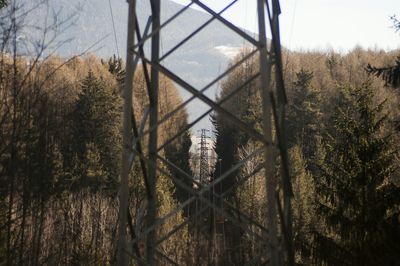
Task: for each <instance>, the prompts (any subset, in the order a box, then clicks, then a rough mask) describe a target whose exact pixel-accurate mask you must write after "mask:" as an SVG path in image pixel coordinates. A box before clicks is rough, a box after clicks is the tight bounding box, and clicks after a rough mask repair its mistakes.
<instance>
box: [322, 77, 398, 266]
mask: <svg viewBox="0 0 400 266" xmlns="http://www.w3.org/2000/svg"><path fill="white" fill-rule="evenodd" d="M373 97H374V94H373V90H372V88H370V86H369V85H368V84H367V85H365V86H363V87H361V88H351V87H345V88H342V89H341V91H340V97H339V101H338V104H339V105H338V106H339V107H337V110H336V113H335V115H334V119H333V122H334V125H333V130H334V131H335V135H334V136H332V135H330V136H328V137H327V139H326V157H325V159H324V162H323V164H322V165H320V170H321V176H320V177H319V178H317V179H316V180H315V181H316V193H317V197H318V203H317V209H316V211H317V214H319V216H320V217H321V218H322V219H321V220H322V222H323V223H322V224H321V225H322V228H323V230H319V232H318V233H316V235H315V237H316V238H315V244H316V251H317V252H316V255H317V256H316V258H317V259H318V261H319V263H321V262H323V263H325V264H327V265H339V264H340V265H394V264H396V262H398V258H399V254H400V245H399V244H398V239H399V237H400V230H399V226H398V222H399V220H398V215H399V213H398V207H397V206H398V204H399V203H400V189H399V188H398V187H397V186H395V185H394V184H393V182H392V177H393V173H394V171H395V168H396V166H395V164H394V161H393V159H394V154H395V153H396V148H395V147H394V143H393V142H392V136H391V135H387V134H386V135H383V134H384V132H383V129H384V127H385V126H386V125H387V120H388V119H387V116H386V115H383V114H382V108H383V106H384V103H381V104H379V105H374V103H373ZM324 227H325V228H324Z"/></svg>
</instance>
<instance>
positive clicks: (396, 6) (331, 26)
mask: <svg viewBox="0 0 400 266" xmlns="http://www.w3.org/2000/svg"><path fill="white" fill-rule="evenodd" d="M173 1H174V2H177V3H181V4H185V3H188V2H189V1H188V0H173ZM203 2H204V3H207V4H209V5H210V6H211V7H213V8H214V10H216V11H219V10H221V9H222V8H223V7H224V6H225V5H227V4H229V3H230V2H231V1H227V0H203ZM256 3H257V1H256V0H239V1H238V2H237V3H235V5H234V6H232V8H231V9H230V10H229V12H226V13H224V17H225V18H227V19H229V20H230V21H231V22H234V23H235V24H237V25H238V26H241V27H243V28H246V29H248V30H251V31H255V30H256V27H257V17H256ZM281 9H282V15H281V20H280V21H281V38H282V43H283V45H285V46H286V47H289V48H291V49H296V50H297V49H326V48H329V49H330V48H333V49H335V50H337V51H347V50H349V49H351V48H353V47H354V46H356V45H360V46H362V47H364V48H375V47H378V48H383V49H385V50H391V49H395V48H400V32H397V33H395V31H394V29H393V28H392V22H391V20H390V19H389V17H390V16H392V15H394V14H397V16H398V17H400V0H281Z"/></svg>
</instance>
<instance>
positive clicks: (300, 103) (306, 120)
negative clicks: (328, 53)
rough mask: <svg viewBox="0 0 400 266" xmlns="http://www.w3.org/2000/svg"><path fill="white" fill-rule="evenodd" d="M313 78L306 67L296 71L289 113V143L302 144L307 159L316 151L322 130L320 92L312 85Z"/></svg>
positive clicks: (292, 144)
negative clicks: (317, 139) (317, 140)
mask: <svg viewBox="0 0 400 266" xmlns="http://www.w3.org/2000/svg"><path fill="white" fill-rule="evenodd" d="M312 79H313V73H312V72H310V71H307V70H305V69H301V70H300V71H299V72H298V73H296V81H295V82H294V84H293V90H292V91H291V94H292V95H291V102H290V105H289V109H288V114H287V134H288V136H287V139H288V145H289V147H292V146H294V145H295V144H300V145H301V146H302V151H303V154H304V157H305V159H306V161H310V160H311V158H312V157H313V155H314V153H315V149H316V138H317V137H318V135H319V133H320V130H321V124H320V122H321V112H320V109H319V102H320V93H319V91H318V90H316V89H315V88H314V87H313V86H312V85H311V81H312Z"/></svg>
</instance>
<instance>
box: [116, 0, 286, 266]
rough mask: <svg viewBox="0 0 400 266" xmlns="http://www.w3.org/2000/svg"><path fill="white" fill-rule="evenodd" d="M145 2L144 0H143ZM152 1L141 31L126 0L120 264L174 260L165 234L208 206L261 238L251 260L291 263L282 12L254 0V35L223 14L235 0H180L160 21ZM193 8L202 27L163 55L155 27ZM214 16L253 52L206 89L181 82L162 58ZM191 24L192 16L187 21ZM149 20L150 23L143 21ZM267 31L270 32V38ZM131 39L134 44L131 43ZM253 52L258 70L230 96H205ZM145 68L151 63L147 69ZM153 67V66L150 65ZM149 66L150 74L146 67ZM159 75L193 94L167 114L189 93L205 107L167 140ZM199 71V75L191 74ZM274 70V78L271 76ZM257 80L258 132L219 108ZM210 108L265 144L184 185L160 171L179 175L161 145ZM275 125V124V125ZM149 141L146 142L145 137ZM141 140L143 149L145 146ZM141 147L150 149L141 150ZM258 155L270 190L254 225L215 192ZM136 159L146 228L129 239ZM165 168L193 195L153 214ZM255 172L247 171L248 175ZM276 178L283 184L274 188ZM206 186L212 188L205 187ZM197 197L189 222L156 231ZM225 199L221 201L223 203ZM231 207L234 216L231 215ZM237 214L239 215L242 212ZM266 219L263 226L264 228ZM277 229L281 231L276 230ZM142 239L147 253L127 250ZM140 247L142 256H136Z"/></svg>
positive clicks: (160, 27) (132, 2)
mask: <svg viewBox="0 0 400 266" xmlns="http://www.w3.org/2000/svg"><path fill="white" fill-rule="evenodd" d="M143 1H144V0H143ZM149 1H150V4H151V11H152V14H151V18H150V19H149V23H151V30H150V32H148V30H149V29H150V27H146V30H145V31H144V32H141V31H140V29H139V25H138V23H137V19H136V17H137V16H136V10H135V5H136V2H135V0H128V2H129V18H128V34H127V36H128V39H127V57H126V79H125V88H124V120H123V121H124V131H123V134H124V136H123V158H122V171H121V188H120V211H119V213H120V217H119V232H118V239H119V242H118V264H119V265H127V264H129V260H130V259H136V260H137V262H138V263H139V264H143V265H155V264H157V263H158V262H159V261H162V262H163V263H164V264H177V263H176V262H174V260H173V259H172V258H170V257H169V256H168V255H167V254H164V253H163V251H162V250H160V249H159V248H158V247H159V245H160V243H162V242H163V241H166V240H168V238H169V237H170V236H172V235H174V233H176V232H177V231H179V230H181V229H182V228H183V227H184V226H185V225H186V224H188V223H189V222H190V220H191V219H197V218H198V217H203V216H204V217H206V216H207V214H208V212H207V211H206V210H207V209H212V210H213V212H215V213H218V216H219V217H223V218H224V220H227V221H229V222H230V223H231V224H232V225H234V226H236V227H238V228H240V230H242V231H243V232H245V233H247V234H251V235H252V236H254V239H257V240H256V241H259V242H262V243H265V245H264V247H265V250H263V251H262V252H260V253H259V254H256V256H254V257H253V258H252V259H251V260H250V261H248V262H247V263H248V264H257V265H258V264H269V265H274V266H275V265H283V264H289V265H293V247H292V233H291V227H292V225H291V210H290V206H291V204H290V198H291V185H290V177H289V171H288V156H287V151H286V142H285V138H284V136H285V134H284V133H285V132H284V131H285V125H284V121H285V119H284V117H285V108H286V103H287V102H286V94H285V89H284V82H283V74H282V73H283V72H282V58H281V44H280V33H279V14H280V12H281V11H280V6H279V1H278V0H270V1H266V0H253V1H257V14H258V32H257V34H258V38H254V37H252V36H250V35H249V34H248V33H246V32H245V31H243V30H242V29H240V28H238V27H236V26H235V25H233V24H232V23H231V22H229V21H228V20H226V19H225V18H224V17H223V13H224V12H226V11H227V10H228V9H229V8H230V7H231V6H232V5H233V4H234V3H235V2H236V1H237V0H233V1H232V2H231V3H230V4H229V5H227V6H226V8H224V9H223V10H221V11H220V12H216V11H214V10H213V9H212V8H210V7H209V6H207V5H206V4H204V3H203V2H201V1H199V0H192V1H191V2H190V3H189V4H187V5H186V6H184V7H183V8H182V9H181V10H180V11H178V12H177V13H176V14H175V15H173V16H171V17H170V18H167V19H166V20H164V22H163V23H162V24H161V23H160V14H161V12H162V10H161V5H160V2H161V0H149ZM192 6H197V7H198V8H201V9H202V10H203V11H204V12H206V13H208V14H209V15H210V16H211V18H210V19H209V20H208V21H206V22H204V24H203V25H201V26H200V27H198V28H197V29H196V30H194V31H193V32H192V33H191V34H189V35H188V36H183V39H182V40H181V41H180V40H177V42H176V46H174V47H173V48H171V50H170V51H168V52H166V53H165V54H164V55H163V56H162V57H160V33H161V32H163V30H164V27H165V26H167V25H168V24H169V23H171V22H172V21H174V20H175V19H176V18H177V17H179V16H180V15H181V14H182V13H184V12H187V10H188V9H189V8H190V7H192ZM214 20H216V21H219V22H220V23H222V24H223V25H224V26H225V27H226V29H229V30H232V31H234V32H235V33H236V34H238V35H239V36H240V37H242V38H243V39H244V40H246V41H247V42H248V43H249V44H251V45H252V47H253V50H252V51H251V52H250V53H249V54H247V55H245V56H244V57H243V58H242V59H241V60H239V61H238V62H236V63H235V64H233V65H231V66H229V67H228V69H227V70H226V71H224V72H223V73H222V74H221V75H219V76H218V77H217V78H216V79H215V80H213V81H212V82H211V83H210V84H208V85H207V86H205V87H204V88H195V87H194V86H192V85H190V84H189V82H187V81H185V79H184V78H182V77H179V76H178V75H176V74H175V73H173V71H171V70H170V69H169V68H168V67H167V66H165V65H163V64H161V63H160V62H161V61H162V60H164V59H165V58H166V57H168V56H170V55H171V54H173V53H174V51H175V50H176V49H177V48H179V47H181V46H182V45H184V44H185V43H186V42H187V41H188V40H190V39H192V38H193V37H194V36H196V35H197V34H198V33H199V32H200V31H201V30H203V29H204V28H206V27H207V26H209V23H210V22H211V21H214ZM188 23H190V21H188ZM148 25H149V24H148ZM267 32H270V35H269V36H268V39H269V40H268V42H267ZM135 40H136V43H135ZM147 42H151V52H150V55H147V54H146V53H145V52H144V48H143V47H144V45H145V44H146V43H147ZM256 55H258V57H259V71H258V72H257V73H256V74H254V75H252V76H251V77H249V79H248V80H246V81H245V82H243V83H242V84H239V85H238V87H237V88H236V89H234V90H233V91H232V92H231V93H230V94H228V95H226V96H225V97H223V98H221V99H219V100H218V101H214V100H212V99H210V98H209V97H207V96H206V95H205V94H204V93H205V92H206V90H207V89H208V88H210V87H211V86H213V85H215V84H217V83H218V82H219V81H221V80H222V79H224V78H225V77H227V76H228V75H229V74H230V73H232V71H234V70H235V69H236V68H238V67H240V66H241V65H242V64H244V63H245V62H246V61H247V60H249V59H250V58H252V57H254V56H256ZM137 61H140V62H141V63H142V65H143V68H142V71H143V72H144V76H145V77H146V79H145V81H146V86H147V93H148V98H149V109H148V110H143V112H141V113H142V114H148V115H147V116H144V117H143V118H142V119H141V121H142V122H141V123H142V124H141V125H137V123H136V121H139V120H138V119H136V117H135V115H134V113H133V112H132V85H133V86H134V84H132V80H133V74H134V69H135V62H137ZM147 66H149V67H150V68H148V67H147ZM149 69H150V71H149ZM149 72H150V73H149ZM160 74H163V75H165V76H166V77H168V78H169V79H171V80H172V81H173V82H175V83H176V84H177V85H178V86H180V87H182V88H183V89H185V90H186V91H187V92H189V93H190V94H192V97H191V98H190V99H189V100H188V101H185V102H184V104H181V105H179V106H176V108H175V110H174V111H172V112H171V115H172V114H173V113H175V112H177V111H178V110H180V109H182V108H184V107H185V106H186V105H187V104H188V103H189V102H191V101H192V100H194V99H199V100H201V101H202V102H203V103H205V104H206V105H208V107H209V109H208V110H207V111H205V112H204V113H203V114H202V115H201V116H200V117H198V118H197V119H195V120H194V121H193V122H191V123H190V124H189V125H188V126H187V127H186V128H184V129H182V130H180V131H179V132H178V133H177V134H176V135H175V136H173V137H172V138H171V139H169V140H166V141H165V142H164V143H159V140H158V138H157V130H158V128H159V126H160V124H161V123H164V122H165V121H167V120H168V119H169V118H170V117H171V115H170V114H167V115H166V116H165V117H163V118H161V119H160V118H159V117H158V112H157V110H158V102H159V99H158V87H159V75H160ZM193 75H196V73H193ZM273 76H274V82H272V78H273ZM256 80H259V84H260V86H259V90H260V95H261V96H262V104H261V106H260V109H261V112H262V114H263V116H262V117H263V120H262V126H263V128H262V131H261V132H260V131H259V130H256V129H255V128H254V127H252V126H250V125H248V124H246V123H245V122H244V121H242V120H240V119H238V118H237V117H236V116H235V115H234V114H232V113H231V112H229V111H228V110H227V109H226V108H224V106H223V103H224V102H226V101H228V100H229V99H230V98H232V97H234V96H235V95H237V93H238V92H240V91H242V90H243V89H244V88H246V87H247V85H249V84H251V83H254V82H255V81H256ZM211 112H215V113H217V114H218V115H220V116H221V117H223V118H224V119H226V120H227V121H230V122H231V123H234V124H235V126H237V127H238V128H239V129H240V130H242V131H243V132H246V134H248V135H249V136H251V137H252V138H253V139H255V140H257V141H258V142H260V143H262V147H261V148H259V149H257V150H255V151H254V152H253V153H252V154H250V155H249V156H247V157H246V158H244V159H242V160H241V161H239V162H238V163H237V164H236V165H233V166H232V167H231V169H229V170H228V171H226V172H224V173H221V174H220V175H219V176H218V178H214V180H212V181H211V182H208V183H206V184H202V183H200V182H198V184H197V186H196V189H195V188H194V187H193V186H188V185H187V183H185V182H182V180H180V179H178V178H177V177H175V176H173V175H172V174H170V173H169V172H167V171H165V170H164V168H163V167H161V166H160V162H161V163H163V164H166V165H169V166H170V167H172V168H174V169H176V170H177V171H180V172H182V173H184V171H183V170H182V169H179V168H178V167H177V166H176V165H174V164H172V163H171V162H169V161H168V160H166V159H165V158H164V157H163V156H162V154H161V152H160V151H161V150H162V149H163V147H165V146H166V145H168V144H170V143H171V142H172V141H174V140H175V139H176V138H177V137H179V136H180V135H182V134H184V133H185V132H187V130H189V129H190V128H191V127H192V126H193V125H194V124H196V123H197V122H199V121H200V120H201V119H203V118H204V117H206V116H207V115H208V114H210V113H211ZM144 124H146V125H148V127H147V130H146V131H143V130H142V131H141V130H139V129H138V127H139V128H141V129H143V128H145V127H144ZM272 128H274V130H272ZM145 138H146V140H148V142H146V144H144V141H143V140H144V139H145ZM143 145H146V148H144V147H142V146H143ZM143 150H146V151H147V152H146V153H144V152H143ZM277 154H279V158H280V167H281V175H280V176H281V178H282V180H280V181H279V182H278V180H277V177H276V176H275V171H274V169H275V161H276V157H275V156H276V155H277ZM259 155H262V157H263V165H262V166H263V168H264V173H265V177H264V178H265V183H266V195H267V202H266V206H267V210H266V212H267V221H265V223H259V222H257V221H255V220H253V219H252V218H251V217H248V216H246V215H245V214H243V213H242V212H241V210H240V209H238V207H237V206H236V205H235V204H232V203H231V202H230V201H229V200H228V199H226V198H224V197H223V196H221V194H217V193H215V191H214V189H211V188H213V187H215V186H216V185H219V184H221V182H223V181H224V180H225V179H226V178H227V177H228V176H229V175H230V174H231V173H232V172H234V171H236V170H238V169H239V168H240V167H241V166H242V165H243V164H244V163H245V162H246V161H248V160H251V159H252V158H254V156H259ZM135 156H136V157H137V158H139V160H140V165H141V168H142V176H143V178H144V184H145V188H146V195H147V216H146V218H147V223H146V228H145V230H144V232H143V234H141V235H140V236H132V237H131V238H129V239H128V237H127V235H126V225H127V213H128V214H129V212H128V211H127V208H128V175H129V171H130V167H131V165H132V161H133V158H134V157H135ZM158 173H162V174H163V175H166V176H168V177H169V178H170V179H172V180H173V181H174V183H175V184H177V186H180V188H181V189H184V190H185V191H187V193H188V194H189V195H190V197H189V198H188V199H187V200H186V201H185V202H184V203H182V204H180V206H179V207H178V208H177V209H175V210H173V211H171V212H170V213H168V214H166V215H165V216H164V217H158V218H157V219H156V213H157V203H156V196H155V194H156V184H157V174H158ZM185 177H186V179H188V180H189V181H190V182H195V180H194V178H193V177H192V176H191V174H190V173H186V174H185ZM253 177H254V176H253V175H250V176H247V177H246V178H247V179H250V178H253ZM241 181H245V180H238V181H237V184H233V185H232V186H233V187H232V188H231V189H234V187H236V186H237V185H240V183H241ZM278 183H280V184H281V185H280V186H279V187H278ZM210 191H211V192H210ZM210 193H212V196H213V199H215V198H217V199H218V202H219V203H221V205H220V204H215V201H214V200H210V198H211V197H209V194H210ZM197 200H200V201H201V202H202V204H203V205H205V206H206V207H207V208H206V209H203V208H201V209H200V210H196V212H195V213H194V214H191V215H190V216H188V217H186V220H185V221H184V222H183V223H182V224H179V225H176V227H174V228H173V229H172V230H171V232H169V233H167V234H166V235H163V236H158V235H156V231H157V228H158V227H159V226H160V225H161V224H162V223H164V222H165V221H166V220H168V219H169V218H170V217H171V216H173V215H175V214H176V213H177V212H178V211H179V210H182V209H184V208H185V207H187V206H190V205H191V204H192V203H193V202H195V201H197ZM222 204H223V206H224V207H221V206H222ZM232 213H235V214H236V215H232ZM239 217H240V218H239ZM264 224H265V225H266V226H264ZM250 227H257V228H258V229H259V230H258V231H257V232H261V233H257V232H253V231H252V230H250V229H249V228H250ZM278 227H279V229H278ZM143 239H145V242H146V245H145V248H144V249H145V251H144V252H143V250H140V249H139V248H134V249H131V248H130V247H132V246H133V247H134V246H135V244H137V243H138V241H140V240H143ZM141 253H144V254H145V255H143V254H141Z"/></svg>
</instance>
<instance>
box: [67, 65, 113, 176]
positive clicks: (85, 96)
mask: <svg viewBox="0 0 400 266" xmlns="http://www.w3.org/2000/svg"><path fill="white" fill-rule="evenodd" d="M119 109H120V108H119V99H118V96H117V95H116V94H115V93H114V92H113V90H112V88H109V87H107V86H106V85H105V84H104V82H102V80H101V79H98V78H96V77H95V76H94V75H93V73H92V72H89V73H88V75H87V77H86V78H85V79H84V80H83V82H82V92H81V94H80V95H79V99H78V100H77V102H76V105H75V110H74V111H73V113H72V121H73V143H72V147H73V154H76V155H77V157H78V159H79V160H80V161H81V162H86V161H87V159H88V158H87V156H89V157H90V158H92V159H93V158H97V157H99V158H100V160H99V161H98V163H99V165H100V166H101V168H102V169H103V167H104V171H105V172H106V176H107V178H106V180H107V181H108V182H111V181H115V180H116V179H117V176H118V159H119V158H120V153H119V150H120V137H119V125H120V110H119ZM93 145H94V146H93ZM88 147H91V149H89V150H88ZM93 152H96V153H98V154H96V155H95V154H93ZM100 166H99V167H100ZM82 167H83V169H89V168H90V167H91V166H89V165H86V166H82ZM86 177H89V176H87V171H86V170H83V172H82V176H81V178H86ZM82 181H83V180H82Z"/></svg>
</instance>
